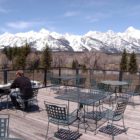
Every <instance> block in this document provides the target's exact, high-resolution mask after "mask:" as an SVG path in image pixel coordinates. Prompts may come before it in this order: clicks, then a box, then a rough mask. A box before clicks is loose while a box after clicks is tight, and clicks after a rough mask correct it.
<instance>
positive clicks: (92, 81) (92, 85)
mask: <svg viewBox="0 0 140 140" xmlns="http://www.w3.org/2000/svg"><path fill="white" fill-rule="evenodd" d="M90 86H91V88H94V87H96V86H97V81H96V80H95V79H91V80H90Z"/></svg>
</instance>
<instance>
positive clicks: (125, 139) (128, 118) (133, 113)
mask: <svg viewBox="0 0 140 140" xmlns="http://www.w3.org/2000/svg"><path fill="white" fill-rule="evenodd" d="M57 95H58V94H54V93H53V90H49V89H40V90H39V94H38V100H39V106H40V111H36V112H30V113H23V112H22V111H16V110H10V109H9V110H7V109H4V110H2V111H0V114H1V113H2V114H3V113H9V114H10V136H11V137H18V138H22V139H23V140H45V134H46V128H47V113H46V111H45V110H44V109H45V107H44V100H47V101H50V102H57V103H67V101H62V100H58V99H55V98H54V97H55V96H57ZM135 100H136V101H137V102H139V97H135ZM76 107H77V104H76V103H70V109H71V110H73V109H74V108H76ZM120 123H121V122H120ZM104 125H105V124H104ZM125 125H126V127H128V131H127V134H121V135H118V136H116V137H115V140H132V139H133V140H140V105H136V106H135V107H133V106H131V105H128V106H127V109H126V112H125ZM71 128H72V129H76V128H74V127H73V126H71ZM56 130H57V127H56V125H54V124H51V125H50V131H49V136H50V137H52V139H54V140H56V138H54V137H53V134H54V132H55V131H56ZM80 132H81V133H82V134H83V135H82V136H81V137H80V140H101V139H102V140H110V139H111V137H110V136H108V135H105V134H103V133H101V132H98V133H97V134H96V135H94V132H91V131H87V132H86V133H85V132H84V130H81V129H80Z"/></svg>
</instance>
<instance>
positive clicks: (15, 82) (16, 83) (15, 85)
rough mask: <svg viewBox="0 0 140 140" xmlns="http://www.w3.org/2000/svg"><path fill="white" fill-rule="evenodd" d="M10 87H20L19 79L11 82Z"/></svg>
mask: <svg viewBox="0 0 140 140" xmlns="http://www.w3.org/2000/svg"><path fill="white" fill-rule="evenodd" d="M10 88H18V82H17V79H15V80H14V81H13V83H12V84H11V87H10Z"/></svg>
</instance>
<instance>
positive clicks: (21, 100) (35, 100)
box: [17, 88, 38, 111]
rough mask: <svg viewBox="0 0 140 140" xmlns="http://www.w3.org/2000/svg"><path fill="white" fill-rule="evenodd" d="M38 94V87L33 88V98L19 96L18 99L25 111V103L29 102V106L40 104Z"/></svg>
mask: <svg viewBox="0 0 140 140" xmlns="http://www.w3.org/2000/svg"><path fill="white" fill-rule="evenodd" d="M37 95H38V88H33V96H32V97H31V98H29V99H24V98H22V97H21V96H18V98H17V101H18V103H19V104H20V106H21V108H22V109H23V111H25V104H26V103H27V104H28V107H30V106H31V105H32V104H34V103H36V105H37V106H38V100H37Z"/></svg>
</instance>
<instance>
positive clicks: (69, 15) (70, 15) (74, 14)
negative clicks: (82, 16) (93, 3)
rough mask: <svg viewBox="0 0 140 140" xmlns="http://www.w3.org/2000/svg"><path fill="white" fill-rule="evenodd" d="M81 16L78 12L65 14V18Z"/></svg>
mask: <svg viewBox="0 0 140 140" xmlns="http://www.w3.org/2000/svg"><path fill="white" fill-rule="evenodd" d="M78 14H79V12H77V11H68V12H66V13H65V14H64V17H73V16H77V15H78Z"/></svg>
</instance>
